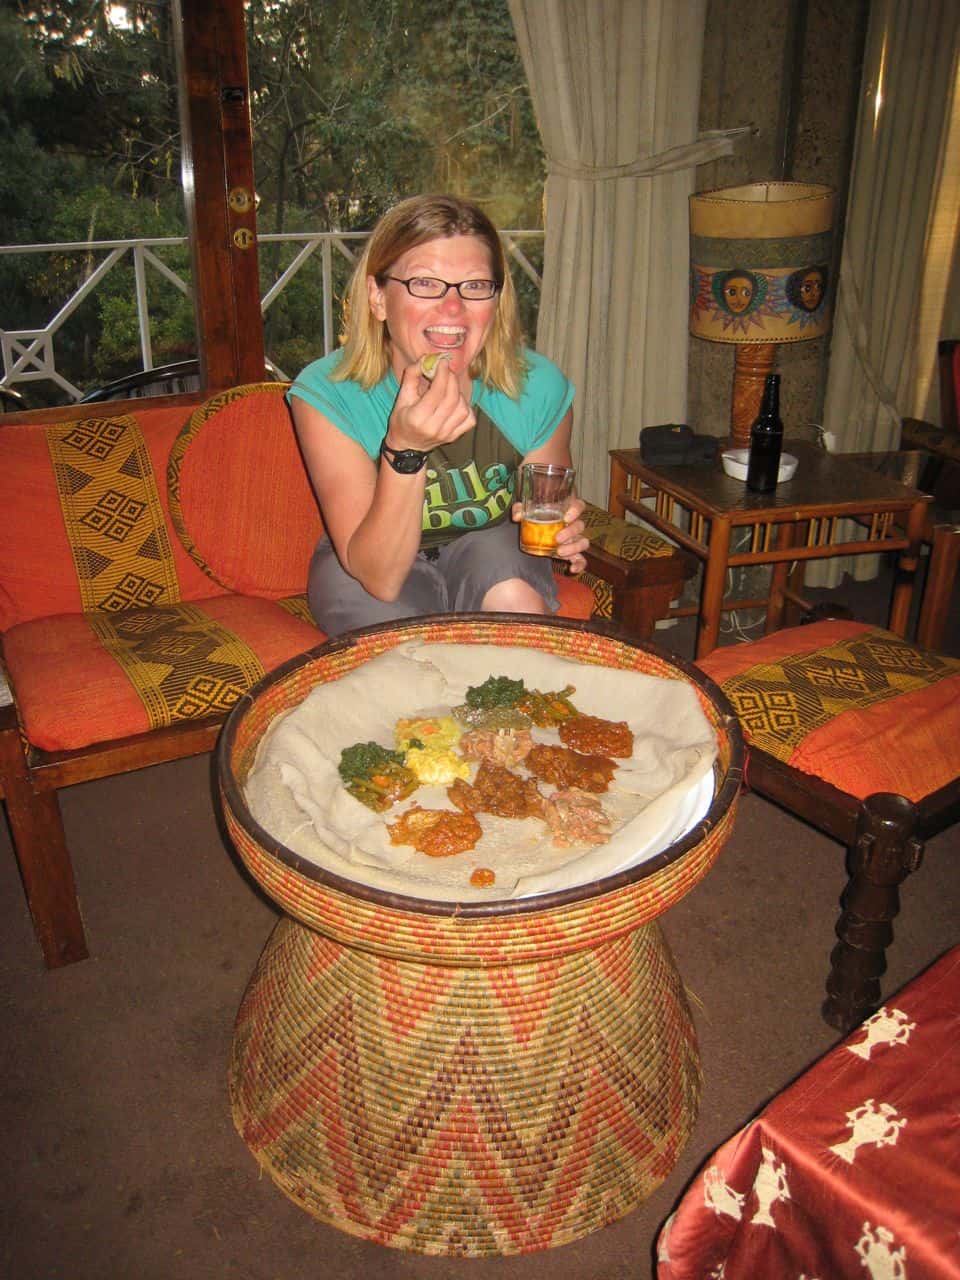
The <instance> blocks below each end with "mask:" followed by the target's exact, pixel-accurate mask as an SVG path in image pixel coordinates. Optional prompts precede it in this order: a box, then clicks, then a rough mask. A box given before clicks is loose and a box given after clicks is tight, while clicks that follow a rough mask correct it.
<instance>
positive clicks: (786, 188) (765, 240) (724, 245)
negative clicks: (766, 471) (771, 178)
mask: <svg viewBox="0 0 960 1280" xmlns="http://www.w3.org/2000/svg"><path fill="white" fill-rule="evenodd" d="M833 214H834V192H833V190H832V188H830V187H825V186H819V185H816V184H813V183H804V182H753V183H749V184H747V185H745V186H740V187H724V188H720V189H717V190H714V191H703V192H700V193H698V194H696V195H693V196H691V197H690V332H691V333H692V334H693V335H694V336H695V337H697V338H705V339H706V340H707V341H709V342H730V343H734V344H737V346H738V351H737V361H736V372H735V376H734V394H733V411H732V435H733V437H734V439H735V441H736V442H737V443H746V441H747V440H748V439H749V430H750V423H751V422H752V421H753V418H754V417H755V416H756V411H757V408H758V406H759V403H760V395H761V392H762V389H763V380H764V377H765V376H766V374H767V373H768V372H769V371H770V369H771V368H772V366H773V358H774V353H775V350H776V346H777V344H779V343H781V342H806V341H808V340H810V339H811V338H820V337H822V336H823V335H824V334H825V333H827V332H828V331H829V329H830V318H831V313H832V305H833V295H834V282H833V280H832V279H831V278H830V262H831V238H832V233H833ZM750 346H752V347H755V348H756V350H754V351H753V352H752V353H749V352H747V351H742V352H741V350H740V347H750Z"/></svg>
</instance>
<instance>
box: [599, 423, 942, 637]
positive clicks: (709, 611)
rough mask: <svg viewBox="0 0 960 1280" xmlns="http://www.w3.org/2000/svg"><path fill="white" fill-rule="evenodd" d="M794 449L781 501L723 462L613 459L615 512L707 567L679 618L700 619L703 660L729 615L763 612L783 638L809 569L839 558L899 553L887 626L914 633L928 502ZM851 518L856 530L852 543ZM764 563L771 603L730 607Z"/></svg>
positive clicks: (630, 455)
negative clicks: (743, 540) (744, 570)
mask: <svg viewBox="0 0 960 1280" xmlns="http://www.w3.org/2000/svg"><path fill="white" fill-rule="evenodd" d="M788 448H789V452H790V453H792V454H794V455H796V457H797V458H798V459H799V466H798V467H797V471H796V474H795V475H794V477H793V479H791V480H789V481H785V482H784V483H781V484H779V485H778V486H777V488H776V489H775V490H774V492H773V493H752V492H751V491H750V490H748V489H747V487H746V485H745V484H744V483H743V482H742V481H740V480H734V479H732V477H730V476H728V475H726V474H725V472H724V471H723V468H722V466H721V464H720V461H719V459H718V460H717V461H716V462H715V463H710V464H705V465H702V466H696V465H695V466H657V467H654V466H649V465H647V464H646V463H644V461H643V458H642V456H641V453H640V450H639V449H614V450H612V451H611V454H610V495H609V500H608V509H609V511H610V512H611V513H612V514H613V515H615V516H619V517H622V516H623V515H624V514H625V513H626V512H627V511H630V512H632V513H633V514H634V515H635V516H637V517H638V519H640V520H642V521H643V522H644V523H646V524H648V525H651V526H652V527H653V528H654V529H657V530H658V531H659V532H661V533H664V534H666V535H667V536H668V537H669V538H671V539H673V540H674V541H675V542H677V543H679V545H680V546H682V547H684V548H686V550H688V551H690V552H692V553H693V554H694V555H695V556H696V557H697V558H698V559H699V560H702V561H703V564H704V574H703V587H702V589H701V595H700V604H699V607H681V608H678V609H673V610H671V613H672V614H673V616H682V615H686V614H690V613H696V614H697V616H698V632H697V645H696V656H697V657H698V658H702V657H705V656H706V654H708V653H710V652H712V650H713V649H715V648H716V647H717V641H718V638H719V634H720V619H721V615H722V614H723V613H724V612H726V611H729V610H731V609H734V608H756V607H765V609H766V632H767V633H768V634H769V633H770V632H771V631H776V630H777V629H778V628H779V627H780V626H781V624H782V622H783V615H784V609H785V606H786V603H787V601H791V602H793V603H796V604H799V605H802V606H806V601H804V600H803V599H802V597H800V596H799V595H798V594H797V591H798V590H799V588H800V587H801V586H802V580H803V579H802V571H803V566H804V564H805V563H806V561H807V560H824V559H830V558H832V557H834V556H854V555H871V554H876V553H878V552H887V551H898V552H900V558H899V563H898V568H897V575H896V582H895V585H894V590H893V600H892V603H891V609H890V621H889V627H890V629H891V630H892V631H894V632H896V634H897V635H901V636H902V635H905V634H906V630H907V625H908V620H909V614H910V602H911V599H912V596H913V587H914V580H915V577H916V572H917V566H918V563H919V557H920V547H921V543H922V540H923V529H924V521H925V516H926V508H927V505H928V504H929V502H930V497H929V495H927V494H923V493H920V492H919V491H918V490H916V489H912V488H909V487H908V486H906V485H903V484H900V483H898V482H897V481H895V480H892V479H889V478H888V477H886V476H882V475H877V474H867V473H866V472H865V470H864V468H863V467H860V466H857V465H856V464H855V463H853V462H850V461H848V460H846V459H844V458H842V457H838V456H836V455H833V454H828V453H825V452H824V451H823V450H822V449H819V448H818V447H817V446H815V445H811V444H808V443H806V442H805V441H796V442H795V441H790V443H789V446H788ZM649 499H652V500H653V506H652V507H651V506H648V505H647V504H646V500H649ZM845 519H849V520H853V521H855V522H856V523H857V529H856V533H855V535H854V536H850V534H849V533H848V531H847V530H848V526H846V525H845V523H844V522H845ZM739 529H745V530H749V542H748V544H747V545H746V548H745V549H743V548H737V547H736V545H735V541H734V534H735V531H736V530H739ZM757 564H770V565H772V566H773V571H772V574H771V581H770V591H769V594H768V595H767V596H766V597H763V598H761V599H745V600H729V599H727V593H726V578H727V570H728V569H733V568H737V567H739V566H741V565H757ZM791 569H795V570H796V574H795V576H794V577H793V580H792V582H791V581H790V579H791Z"/></svg>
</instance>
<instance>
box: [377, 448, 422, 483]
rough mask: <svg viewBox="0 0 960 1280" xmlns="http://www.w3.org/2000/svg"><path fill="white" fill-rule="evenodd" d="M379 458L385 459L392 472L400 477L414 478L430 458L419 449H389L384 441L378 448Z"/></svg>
mask: <svg viewBox="0 0 960 1280" xmlns="http://www.w3.org/2000/svg"><path fill="white" fill-rule="evenodd" d="M380 456H381V457H383V458H386V460H387V461H388V462H389V463H390V465H391V467H393V469H394V471H399V472H400V474H401V475H402V476H415V475H416V474H417V472H418V471H422V470H423V468H424V467H425V466H426V465H427V459H428V458H429V457H430V455H429V453H423V452H422V451H421V450H420V449H391V448H390V446H389V445H388V444H387V442H386V440H384V442H383V444H381V446H380Z"/></svg>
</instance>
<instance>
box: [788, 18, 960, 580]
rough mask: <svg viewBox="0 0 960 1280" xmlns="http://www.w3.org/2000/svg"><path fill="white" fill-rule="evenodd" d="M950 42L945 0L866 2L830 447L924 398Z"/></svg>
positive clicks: (893, 426)
mask: <svg viewBox="0 0 960 1280" xmlns="http://www.w3.org/2000/svg"><path fill="white" fill-rule="evenodd" d="M958 46H960V5H958V4H957V3H956V0H911V3H910V4H904V3H903V2H902V0H874V2H873V4H872V5H871V9H870V22H869V27H868V31H867V43H866V49H865V55H864V71H863V85H862V90H861V96H860V113H859V118H858V121H857V131H856V142H855V150H854V158H853V166H852V171H851V176H850V190H849V195H848V200H847V214H846V225H845V228H844V239H843V249H842V256H841V263H840V280H839V288H838V293H837V307H836V313H835V316H834V326H833V335H832V338H831V343H830V364H829V373H828V377H827V388H826V396H825V403H824V414H823V422H824V427H825V429H826V430H827V431H829V432H832V434H833V436H834V438H835V440H836V444H835V446H834V447H835V448H836V449H837V450H838V451H839V452H867V451H882V450H885V449H895V448H897V447H898V445H899V442H900V423H901V419H902V418H904V417H911V416H917V417H922V416H923V413H924V411H925V409H926V407H927V394H928V391H929V385H930V379H931V377H932V375H933V369H934V365H935V361H936V339H937V334H938V333H939V327H940V326H939V324H938V323H936V322H933V323H931V321H930V319H929V310H930V306H931V305H936V303H935V302H933V298H934V296H935V295H936V296H938V297H939V305H940V307H941V308H942V306H943V303H944V299H945V297H946V289H945V279H944V277H945V275H946V273H948V272H949V266H950V256H951V255H950V254H949V252H947V253H946V254H945V255H944V254H943V252H942V245H941V251H940V252H941V258H942V259H943V265H942V266H941V267H940V273H939V278H938V276H937V272H936V271H935V270H933V269H932V268H933V267H934V266H935V264H934V263H933V260H932V257H931V253H932V251H933V250H934V248H935V246H936V243H937V240H938V238H939V239H940V240H941V241H942V235H940V236H939V237H938V234H937V233H936V231H935V228H936V226H937V223H938V219H940V220H941V225H942V213H943V208H944V198H945V196H947V195H948V188H950V187H951V186H952V185H953V184H952V183H951V181H950V179H949V173H950V165H949V164H948V154H949V153H948V144H949V142H950V140H951V132H952V135H953V145H954V146H955V145H956V141H957V132H956V130H953V131H951V117H952V114H953V102H954V96H955V92H956V81H957V54H958ZM952 212H953V222H954V232H955V229H956V208H955V206H954V208H953V210H952ZM925 302H926V305H927V319H926V320H924V303H925ZM878 567H879V561H878V559H877V557H875V556H858V557H856V558H855V559H854V558H846V557H844V558H840V559H837V560H831V561H828V562H820V563H818V564H815V565H811V566H810V570H809V572H808V574H807V581H808V582H809V583H810V584H811V585H813V586H825V587H835V586H837V585H838V584H839V582H840V580H841V579H842V577H843V574H844V572H847V573H850V574H852V575H853V576H854V577H855V578H858V579H860V580H865V579H868V578H871V577H874V576H875V575H876V573H877V571H878Z"/></svg>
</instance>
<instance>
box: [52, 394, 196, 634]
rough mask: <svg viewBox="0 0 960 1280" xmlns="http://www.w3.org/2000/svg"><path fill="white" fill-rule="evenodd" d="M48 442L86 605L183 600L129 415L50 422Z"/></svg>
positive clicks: (110, 608)
mask: <svg viewBox="0 0 960 1280" xmlns="http://www.w3.org/2000/svg"><path fill="white" fill-rule="evenodd" d="M45 435H46V440H47V448H48V449H49V451H50V459H51V462H52V463H53V471H54V474H55V476H56V478H57V489H58V491H59V496H60V509H61V511H62V512H63V520H64V524H65V525H66V529H67V536H68V538H69V539H70V548H71V550H72V552H73V559H74V564H75V565H76V570H77V581H78V583H79V586H80V599H81V601H82V607H83V610H84V612H92V611H94V610H103V611H104V612H105V613H119V612H120V611H121V610H124V609H136V608H144V607H146V606H148V605H156V604H172V603H174V602H175V601H177V600H179V599H180V586H179V583H178V582H177V575H176V569H175V567H174V563H173V555H172V552H171V549H170V543H169V540H168V538H167V532H166V527H165V525H164V522H163V508H162V507H161V505H160V497H159V494H158V492H157V484H156V478H155V476H154V474H153V467H152V465H151V462H150V455H149V453H148V451H147V447H146V445H145V443H144V440H143V435H142V433H141V431H140V428H139V426H138V425H137V420H136V418H134V417H133V416H132V415H129V414H128V415H126V416H123V417H116V418H80V419H78V420H77V421H76V422H65V423H61V424H56V425H53V426H49V427H47V429H46V432H45Z"/></svg>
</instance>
